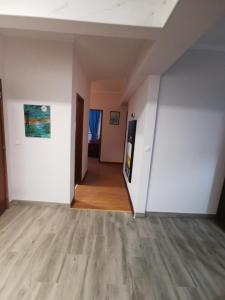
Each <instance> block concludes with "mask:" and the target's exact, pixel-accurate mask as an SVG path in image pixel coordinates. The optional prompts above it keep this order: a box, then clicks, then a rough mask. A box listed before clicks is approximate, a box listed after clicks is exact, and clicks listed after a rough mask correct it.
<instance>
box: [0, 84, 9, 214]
mask: <svg viewBox="0 0 225 300" xmlns="http://www.w3.org/2000/svg"><path fill="white" fill-rule="evenodd" d="M0 130H1V135H2V142H3V145H2V147H3V148H2V152H3V168H4V170H3V172H4V190H5V207H3V209H1V207H0V215H1V214H2V213H3V212H4V211H5V210H6V209H7V208H8V207H9V195H8V175H7V162H6V147H5V126H4V112H3V93H2V80H1V79H0Z"/></svg>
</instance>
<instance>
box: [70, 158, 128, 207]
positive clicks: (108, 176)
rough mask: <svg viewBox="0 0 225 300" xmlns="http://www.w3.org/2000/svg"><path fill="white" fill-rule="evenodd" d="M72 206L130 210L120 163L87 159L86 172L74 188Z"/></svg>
mask: <svg viewBox="0 0 225 300" xmlns="http://www.w3.org/2000/svg"><path fill="white" fill-rule="evenodd" d="M75 199H76V200H75V203H74V204H73V208H77V209H97V210H109V211H124V212H132V207H131V204H130V200H129V195H128V192H127V189H126V186H125V182H124V179H123V174H122V164H110V163H100V162H99V161H98V159H96V158H90V157H89V159H88V173H87V176H86V178H85V179H84V180H83V182H82V183H81V184H79V185H77V186H76V188H75Z"/></svg>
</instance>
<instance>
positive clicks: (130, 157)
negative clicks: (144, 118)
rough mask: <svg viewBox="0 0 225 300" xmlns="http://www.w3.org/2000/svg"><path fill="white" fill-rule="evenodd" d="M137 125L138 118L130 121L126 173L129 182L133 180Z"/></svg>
mask: <svg viewBox="0 0 225 300" xmlns="http://www.w3.org/2000/svg"><path fill="white" fill-rule="evenodd" d="M136 127H137V120H131V121H129V122H128V132H127V143H126V163H125V173H126V175H127V178H128V181H129V182H131V179H132V169H133V159H134V146H135V137H136Z"/></svg>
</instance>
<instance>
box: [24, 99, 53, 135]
mask: <svg viewBox="0 0 225 300" xmlns="http://www.w3.org/2000/svg"><path fill="white" fill-rule="evenodd" d="M24 124H25V136H26V137H39V138H50V137H51V126H50V106H48V105H28V104H24Z"/></svg>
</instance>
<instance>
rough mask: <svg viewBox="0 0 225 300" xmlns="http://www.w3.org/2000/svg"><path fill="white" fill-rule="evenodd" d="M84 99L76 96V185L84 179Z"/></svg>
mask: <svg viewBox="0 0 225 300" xmlns="http://www.w3.org/2000/svg"><path fill="white" fill-rule="evenodd" d="M83 124H84V99H83V98H82V97H81V96H80V95H79V94H77V98H76V138H75V176H74V178H75V185H76V184H78V183H80V182H81V180H82V152H83Z"/></svg>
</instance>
